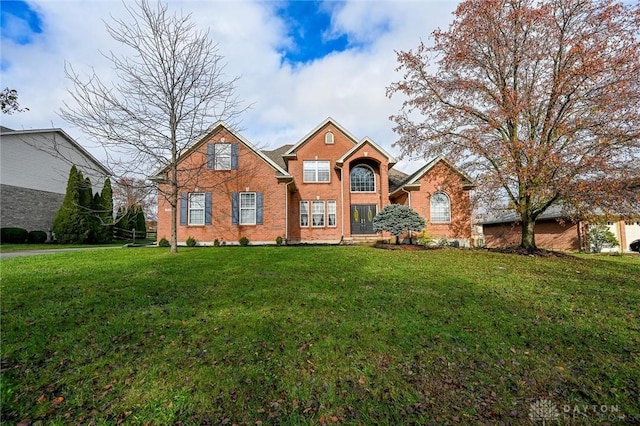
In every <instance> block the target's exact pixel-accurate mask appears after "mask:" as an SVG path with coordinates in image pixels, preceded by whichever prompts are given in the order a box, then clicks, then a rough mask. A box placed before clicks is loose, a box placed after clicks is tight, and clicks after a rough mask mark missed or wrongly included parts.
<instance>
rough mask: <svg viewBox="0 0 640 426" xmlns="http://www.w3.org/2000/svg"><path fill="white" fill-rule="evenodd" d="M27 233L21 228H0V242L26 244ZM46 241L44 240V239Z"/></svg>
mask: <svg viewBox="0 0 640 426" xmlns="http://www.w3.org/2000/svg"><path fill="white" fill-rule="evenodd" d="M28 237H29V233H28V232H27V230H26V229H22V228H0V242H2V243H13V244H23V243H26V242H27V238H28ZM45 239H46V238H45Z"/></svg>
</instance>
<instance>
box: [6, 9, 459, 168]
mask: <svg viewBox="0 0 640 426" xmlns="http://www.w3.org/2000/svg"><path fill="white" fill-rule="evenodd" d="M154 1H155V0H151V2H152V3H153V2H154ZM457 3H458V2H457V1H456V0H374V1H368V0H344V1H332V0H325V1H281V0H273V1H271V0H240V1H238V0H214V1H210V0H207V1H203V0H169V2H168V4H169V9H170V11H172V12H174V11H175V12H178V11H182V12H185V13H191V15H192V19H193V21H194V23H195V24H196V25H197V26H198V27H199V28H201V29H204V30H206V29H208V30H209V34H210V37H211V38H212V40H214V41H215V42H216V43H218V51H219V52H218V53H220V54H221V55H222V56H224V59H225V61H226V63H227V65H226V68H225V72H226V74H227V75H228V76H230V77H232V76H240V80H239V81H238V83H237V93H238V96H239V97H240V99H243V100H244V102H245V103H246V104H247V105H249V104H250V105H252V108H251V109H249V110H248V111H247V113H246V114H245V116H244V117H243V122H242V128H243V130H242V131H241V133H242V134H243V135H244V136H245V137H246V138H247V139H248V140H249V141H251V142H252V143H254V144H255V145H256V146H258V147H261V148H269V149H272V148H275V147H277V146H280V145H283V144H287V143H296V142H297V141H298V140H299V139H300V138H302V137H303V136H304V135H306V134H307V133H308V132H309V131H310V130H311V129H313V128H314V127H315V126H316V125H317V124H319V123H320V122H322V121H323V120H324V119H326V118H327V117H328V116H331V117H333V118H334V119H335V120H336V121H337V122H338V123H340V124H341V125H342V126H343V127H345V128H346V129H348V130H349V131H350V132H351V133H352V134H354V135H355V136H356V137H358V138H364V137H370V138H371V139H372V140H374V141H375V142H376V143H377V144H379V145H380V146H382V147H383V148H385V149H387V150H388V151H389V152H391V153H392V154H396V151H394V149H393V147H392V144H393V142H394V141H395V139H396V135H395V134H394V133H393V130H392V127H393V125H392V123H391V122H390V121H389V116H390V115H392V114H394V113H397V112H398V110H399V107H400V102H401V99H389V98H387V96H386V87H387V86H389V85H390V84H391V83H392V82H394V81H396V80H398V79H399V78H400V77H401V76H400V75H398V73H397V72H396V71H395V68H396V65H397V63H396V53H395V52H396V51H398V50H408V49H412V48H415V47H416V46H417V45H418V44H419V43H420V41H428V39H429V36H430V33H431V32H432V31H433V30H435V29H436V28H438V27H439V28H446V27H447V26H448V25H449V23H450V22H451V20H452V18H453V17H452V11H453V10H454V9H455V7H456V6H457ZM0 8H1V11H2V22H1V27H2V28H1V33H2V45H1V50H0V53H1V64H2V65H1V67H0V82H1V84H2V86H3V87H11V88H15V89H16V90H18V93H19V101H20V104H21V105H22V106H25V107H28V108H29V111H26V112H23V113H19V114H12V115H5V116H2V117H0V119H1V120H2V123H1V124H2V125H3V126H6V127H10V128H18V129H34V128H50V127H61V128H63V129H64V130H65V131H67V132H68V133H69V134H70V135H71V136H73V137H74V138H75V139H76V140H78V142H80V143H81V144H82V145H83V146H85V147H86V148H87V149H89V150H90V151H91V152H92V153H93V154H94V155H96V156H97V157H98V158H100V159H102V158H104V156H105V153H104V152H101V150H100V149H98V147H97V145H96V144H95V143H94V141H91V140H90V138H89V137H87V136H85V135H83V134H82V133H81V132H79V130H77V129H74V128H72V127H70V126H69V125H68V124H67V123H65V122H64V121H62V120H61V119H60V117H59V116H58V115H57V111H58V110H59V109H60V107H61V106H62V104H63V102H65V101H66V102H69V101H70V96H69V94H68V92H67V91H68V89H69V88H70V85H69V82H68V81H67V79H66V78H65V74H64V65H65V63H68V64H71V65H73V67H74V69H75V70H77V71H78V72H81V73H84V74H86V73H89V72H91V70H95V71H96V73H98V74H99V75H100V76H101V77H102V78H104V79H106V80H108V79H109V78H111V76H112V73H113V71H112V70H111V67H110V64H109V63H108V62H107V61H106V60H105V58H104V57H103V56H102V55H101V52H109V51H113V52H114V53H116V54H117V53H119V52H120V50H121V49H122V46H120V45H118V44H117V43H115V42H114V41H113V40H112V39H111V38H110V37H109V35H108V34H107V32H106V30H105V28H104V22H103V21H109V20H110V16H113V17H117V18H126V16H127V14H126V11H124V9H123V6H122V2H121V1H120V0H99V1H84V0H64V1H61V0H28V1H27V2H24V1H4V0H2V3H1V4H0ZM400 166H401V167H402V164H401V165H400ZM417 167H418V166H415V167H412V166H410V165H409V166H408V167H404V170H408V171H411V169H412V168H417Z"/></svg>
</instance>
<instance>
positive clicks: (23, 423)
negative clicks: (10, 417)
mask: <svg viewBox="0 0 640 426" xmlns="http://www.w3.org/2000/svg"><path fill="white" fill-rule="evenodd" d="M30 424H31V419H24V420H21V421H20V422H19V423H16V426H29V425H30Z"/></svg>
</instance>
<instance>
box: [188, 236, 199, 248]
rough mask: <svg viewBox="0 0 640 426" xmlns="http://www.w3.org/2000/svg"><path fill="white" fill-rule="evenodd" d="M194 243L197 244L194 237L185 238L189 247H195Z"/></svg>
mask: <svg viewBox="0 0 640 426" xmlns="http://www.w3.org/2000/svg"><path fill="white" fill-rule="evenodd" d="M196 244H198V242H197V241H196V239H195V238H193V237H191V236H189V238H187V246H189V247H195V246H196Z"/></svg>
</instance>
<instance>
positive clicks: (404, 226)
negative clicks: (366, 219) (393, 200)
mask: <svg viewBox="0 0 640 426" xmlns="http://www.w3.org/2000/svg"><path fill="white" fill-rule="evenodd" d="M425 225H426V223H425V221H424V219H423V218H422V217H420V215H419V214H418V213H416V212H415V211H414V210H412V209H411V207H409V206H404V205H402V204H389V205H388V206H385V208H383V209H382V210H381V211H380V212H379V213H378V214H377V215H376V217H374V218H373V230H374V231H375V232H381V231H387V232H389V233H390V234H391V235H394V236H395V237H396V244H399V243H400V235H402V234H404V233H405V232H408V231H421V230H422V229H424V227H425ZM409 242H410V243H411V242H412V241H411V237H409Z"/></svg>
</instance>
